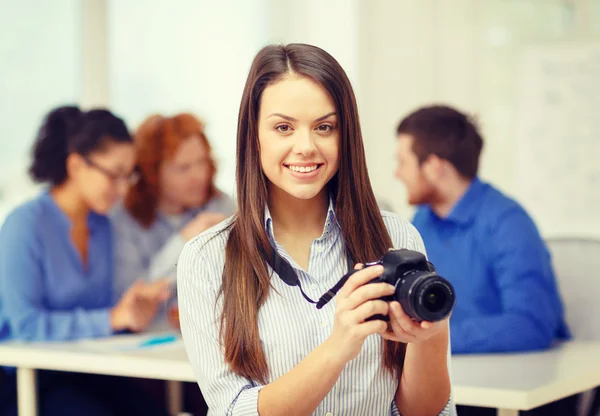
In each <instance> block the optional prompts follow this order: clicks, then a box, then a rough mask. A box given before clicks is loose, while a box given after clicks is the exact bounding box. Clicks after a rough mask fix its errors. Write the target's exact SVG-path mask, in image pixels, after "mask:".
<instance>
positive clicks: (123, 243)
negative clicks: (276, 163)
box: [110, 192, 234, 298]
mask: <svg viewBox="0 0 600 416" xmlns="http://www.w3.org/2000/svg"><path fill="white" fill-rule="evenodd" d="M233 210H234V204H233V201H232V200H231V198H230V197H229V196H227V195H226V194H224V193H222V192H217V194H216V195H215V196H213V197H212V198H211V199H210V200H209V201H208V202H207V203H206V204H204V205H203V206H202V207H200V208H196V209H192V210H189V211H186V212H185V213H183V214H181V215H179V216H166V215H163V214H160V213H159V214H158V215H157V217H156V220H155V221H154V223H153V224H152V225H151V226H150V227H148V228H145V227H144V226H142V225H141V224H140V223H139V222H138V221H137V220H136V219H135V218H133V217H132V216H131V214H130V213H129V212H128V211H127V210H126V209H125V207H124V206H123V205H120V204H119V205H117V206H116V207H115V209H114V210H113V212H112V213H111V216H110V219H111V222H112V224H113V229H114V234H115V235H114V238H115V248H116V252H115V255H116V263H115V268H116V270H115V272H116V279H115V282H114V285H115V288H114V295H115V297H116V298H119V297H120V296H121V295H122V294H123V293H124V292H125V291H126V290H127V288H129V287H130V286H131V285H132V284H133V283H134V282H135V281H136V280H137V279H142V280H145V281H152V280H154V279H158V278H164V277H167V278H173V279H174V278H175V271H176V264H177V258H178V257H179V254H180V253H181V250H183V246H184V245H185V240H184V239H183V237H182V236H181V234H180V233H179V231H181V229H182V228H183V227H185V226H186V225H187V224H188V223H189V222H190V221H191V220H193V219H194V218H195V217H196V215H198V214H199V213H201V212H219V213H221V214H224V215H226V216H230V215H231V214H233Z"/></svg>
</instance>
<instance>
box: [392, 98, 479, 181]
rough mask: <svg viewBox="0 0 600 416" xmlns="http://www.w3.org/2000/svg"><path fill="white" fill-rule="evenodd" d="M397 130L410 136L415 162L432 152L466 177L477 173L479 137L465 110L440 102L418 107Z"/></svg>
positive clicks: (422, 160) (420, 161)
mask: <svg viewBox="0 0 600 416" xmlns="http://www.w3.org/2000/svg"><path fill="white" fill-rule="evenodd" d="M397 134H398V135H400V134H406V135H410V136H411V137H412V138H413V144H412V149H413V152H415V154H416V155H417V158H418V159H419V163H422V162H424V161H425V160H426V159H427V157H429V155H432V154H433V155H436V156H438V157H439V158H441V159H445V160H447V161H449V162H450V163H452V165H454V167H455V168H456V170H457V171H458V172H459V173H460V174H461V175H463V176H464V177H466V178H469V179H471V178H473V177H475V175H477V170H478V168H479V155H480V154H481V149H482V148H483V139H482V138H481V135H480V134H479V131H478V128H477V126H476V124H475V122H474V121H473V120H472V119H471V118H470V117H469V116H467V115H466V114H463V113H461V112H460V111H458V110H455V109H454V108H451V107H447V106H441V105H436V106H430V107H422V108H420V109H418V110H416V111H414V112H413V113H411V114H409V115H408V116H407V117H406V118H404V120H402V121H401V122H400V124H398V128H397Z"/></svg>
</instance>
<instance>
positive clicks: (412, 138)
mask: <svg viewBox="0 0 600 416" xmlns="http://www.w3.org/2000/svg"><path fill="white" fill-rule="evenodd" d="M482 147H483V140H482V138H481V135H480V134H479V132H478V130H477V127H476V126H475V123H474V122H473V121H472V120H471V119H470V118H469V117H468V116H466V115H465V114H462V113H461V112H459V111H457V110H455V109H453V108H450V107H445V106H432V107H425V108H421V109H418V110H417V111H415V112H413V113H412V114H410V115H409V116H407V117H406V118H405V119H404V120H402V121H401V122H400V124H399V125H398V128H397V143H396V153H397V155H396V156H397V161H398V167H397V170H396V177H397V178H398V179H399V180H400V181H402V182H403V183H404V185H405V186H406V189H407V193H408V200H409V203H410V204H411V205H418V209H417V212H416V214H415V217H414V219H413V223H414V225H415V227H416V228H417V229H418V230H419V232H420V233H421V236H422V237H423V240H424V242H425V248H426V249H427V253H428V257H429V259H430V260H431V262H432V263H433V264H434V265H435V267H436V268H437V271H438V273H439V274H440V275H442V276H444V277H446V278H447V279H448V280H450V281H451V282H452V284H453V285H454V288H455V290H456V297H457V303H456V307H455V309H454V311H453V314H452V317H451V318H450V335H451V339H452V353H453V354H461V353H492V352H515V351H531V350H541V349H544V348H548V347H550V346H551V345H552V343H553V342H554V341H555V340H560V339H567V338H569V331H568V328H567V326H566V324H565V321H564V318H563V307H562V303H561V299H560V296H559V294H558V289H557V285H556V279H555V276H554V272H553V270H552V264H551V261H550V255H549V252H548V250H547V248H546V245H545V244H544V242H543V240H542V238H541V236H540V234H539V232H538V230H537V228H536V226H535V224H534V222H533V221H532V219H531V218H530V217H529V215H528V214H527V212H526V211H525V210H524V209H523V207H521V205H519V204H518V203H517V202H516V201H514V200H512V199H511V198H509V197H507V196H506V195H504V194H502V193H501V192H500V191H499V190H497V189H496V188H494V187H493V186H491V185H489V184H487V183H484V182H482V181H481V180H480V179H479V178H478V177H477V170H478V167H479V155H480V153H481V149H482ZM576 403H577V398H576V396H571V397H567V398H565V399H563V400H560V401H558V402H554V403H550V404H548V405H546V406H542V407H539V408H537V409H533V410H531V411H528V412H521V414H522V415H523V414H527V415H536V416H538V415H546V414H564V415H566V414H574V413H573V412H574V409H575V406H576ZM459 408H460V410H459V414H461V415H465V416H471V415H477V416H480V415H491V414H495V410H494V409H486V408H472V407H465V406H460V407H459Z"/></svg>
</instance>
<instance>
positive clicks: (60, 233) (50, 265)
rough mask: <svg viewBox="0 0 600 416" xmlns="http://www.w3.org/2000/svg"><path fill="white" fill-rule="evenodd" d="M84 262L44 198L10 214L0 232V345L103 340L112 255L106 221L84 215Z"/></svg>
mask: <svg viewBox="0 0 600 416" xmlns="http://www.w3.org/2000/svg"><path fill="white" fill-rule="evenodd" d="M88 225H89V230H90V240H89V243H88V253H89V254H88V264H87V265H84V264H83V262H82V259H81V256H80V254H79V252H78V251H77V250H76V249H75V246H74V245H73V243H72V242H71V239H70V233H71V222H70V220H69V219H68V217H67V216H66V215H65V214H64V213H63V212H62V211H61V210H60V209H59V207H58V206H57V205H56V203H55V202H54V200H53V199H52V197H51V196H50V194H49V193H48V192H43V193H42V194H41V195H40V196H38V197H37V198H35V199H33V200H31V201H29V202H27V203H25V204H23V205H21V206H20V207H18V208H16V209H15V210H14V211H13V212H12V213H10V214H9V215H8V217H7V218H6V220H5V222H4V224H3V226H2V228H1V229H0V341H3V340H9V339H19V340H25V341H64V340H73V339H81V338H91V337H101V336H106V335H110V334H111V333H112V328H111V324H110V307H111V306H112V303H111V299H112V276H113V253H112V239H111V229H110V223H109V221H108V219H107V218H106V217H104V216H100V215H97V214H94V213H91V214H89V217H88Z"/></svg>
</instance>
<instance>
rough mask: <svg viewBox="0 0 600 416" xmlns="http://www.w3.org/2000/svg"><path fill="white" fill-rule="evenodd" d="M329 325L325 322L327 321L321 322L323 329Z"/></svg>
mask: <svg viewBox="0 0 600 416" xmlns="http://www.w3.org/2000/svg"><path fill="white" fill-rule="evenodd" d="M328 325H329V324H328V323H327V322H325V321H323V322H321V326H322V327H323V328H327V326H328Z"/></svg>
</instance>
